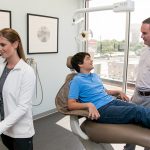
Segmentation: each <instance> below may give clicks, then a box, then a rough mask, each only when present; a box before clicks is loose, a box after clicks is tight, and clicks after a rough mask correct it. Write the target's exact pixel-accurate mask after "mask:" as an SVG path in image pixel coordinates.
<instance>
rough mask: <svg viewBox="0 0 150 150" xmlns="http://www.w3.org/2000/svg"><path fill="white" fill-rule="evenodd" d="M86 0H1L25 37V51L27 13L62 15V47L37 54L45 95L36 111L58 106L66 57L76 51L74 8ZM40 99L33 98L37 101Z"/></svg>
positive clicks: (35, 108)
mask: <svg viewBox="0 0 150 150" xmlns="http://www.w3.org/2000/svg"><path fill="white" fill-rule="evenodd" d="M82 2H83V0H80V1H79V0H25V1H24V0H0V9H1V10H10V11H11V14H12V28H13V29H15V30H17V31H18V32H19V34H20V36H21V38H22V42H23V46H24V50H25V53H26V52H27V13H31V14H38V15H45V16H53V17H58V18H59V43H58V46H59V49H58V51H59V52H58V53H54V54H34V55H28V56H27V57H33V58H34V59H35V61H36V62H37V64H38V71H39V76H40V79H41V83H42V87H43V94H44V99H43V102H42V104H41V105H39V106H37V107H33V113H34V115H37V114H40V113H43V112H46V111H49V110H52V109H54V108H55V96H56V93H57V91H58V90H59V88H60V87H61V85H62V84H63V81H64V79H65V77H66V75H67V74H68V73H69V69H67V67H66V65H65V64H66V58H67V56H69V55H72V54H74V53H76V51H77V46H76V43H75V40H74V36H75V34H76V32H77V27H75V26H72V24H71V23H72V16H73V12H74V11H75V9H78V8H81V7H82V4H83V3H82ZM37 102H38V101H37V100H36V101H35V100H34V103H37Z"/></svg>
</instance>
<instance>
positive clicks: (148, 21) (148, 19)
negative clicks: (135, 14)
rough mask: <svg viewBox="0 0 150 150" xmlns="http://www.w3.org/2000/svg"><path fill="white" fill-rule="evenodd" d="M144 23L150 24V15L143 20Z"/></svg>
mask: <svg viewBox="0 0 150 150" xmlns="http://www.w3.org/2000/svg"><path fill="white" fill-rule="evenodd" d="M142 23H144V24H150V17H149V18H147V19H145V20H143V22H142Z"/></svg>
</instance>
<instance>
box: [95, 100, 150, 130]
mask: <svg viewBox="0 0 150 150" xmlns="http://www.w3.org/2000/svg"><path fill="white" fill-rule="evenodd" d="M98 111H99V113H100V118H99V119H98V120H97V122H100V123H112V124H128V123H133V124H138V125H141V126H143V127H147V128H150V109H149V108H145V107H143V106H139V105H136V104H132V103H128V102H124V101H121V100H119V99H118V100H113V101H112V102H110V103H108V104H106V105H104V106H102V107H100V108H99V109H98Z"/></svg>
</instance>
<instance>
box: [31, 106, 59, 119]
mask: <svg viewBox="0 0 150 150" xmlns="http://www.w3.org/2000/svg"><path fill="white" fill-rule="evenodd" d="M55 112H57V109H56V108H54V109H51V110H48V111H45V112H42V113H40V114H38V115H34V116H33V120H37V119H40V118H43V117H46V116H48V115H50V114H53V113H55Z"/></svg>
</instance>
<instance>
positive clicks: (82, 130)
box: [55, 57, 150, 150]
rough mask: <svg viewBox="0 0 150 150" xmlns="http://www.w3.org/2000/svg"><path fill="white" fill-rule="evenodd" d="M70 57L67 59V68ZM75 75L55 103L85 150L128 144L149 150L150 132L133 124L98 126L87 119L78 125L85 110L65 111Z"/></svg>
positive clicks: (66, 82) (85, 112)
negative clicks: (67, 117) (67, 118)
mask: <svg viewBox="0 0 150 150" xmlns="http://www.w3.org/2000/svg"><path fill="white" fill-rule="evenodd" d="M70 60H71V57H68V59H67V67H69V68H70V69H72V68H71V65H70ZM75 75H76V73H71V74H69V75H68V76H67V78H66V81H65V83H64V84H63V86H62V87H61V88H60V90H59V91H58V93H57V96H56V99H55V102H56V108H57V110H58V112H60V113H63V114H66V115H70V125H71V129H72V132H73V133H74V134H75V135H77V136H78V138H79V139H80V141H81V142H82V144H83V146H84V147H85V149H86V150H113V147H112V146H111V144H109V143H129V144H136V145H140V146H143V147H149V148H150V130H149V129H147V128H142V127H140V126H137V125H133V124H100V123H94V122H92V121H90V120H88V119H85V121H84V122H83V123H82V125H81V126H80V125H79V118H80V117H87V116H88V111H87V110H73V111H69V110H68V109H67V99H68V98H67V97H68V91H69V81H70V80H71V79H72V78H73V77H74V76H75Z"/></svg>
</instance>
